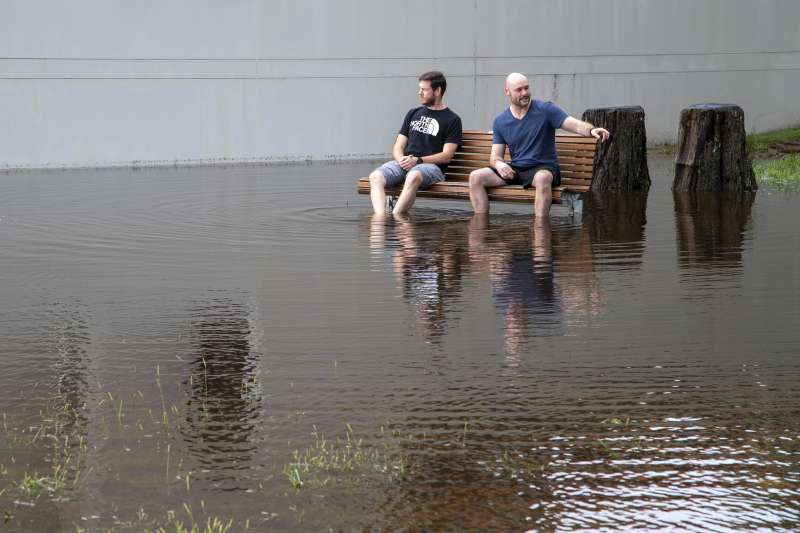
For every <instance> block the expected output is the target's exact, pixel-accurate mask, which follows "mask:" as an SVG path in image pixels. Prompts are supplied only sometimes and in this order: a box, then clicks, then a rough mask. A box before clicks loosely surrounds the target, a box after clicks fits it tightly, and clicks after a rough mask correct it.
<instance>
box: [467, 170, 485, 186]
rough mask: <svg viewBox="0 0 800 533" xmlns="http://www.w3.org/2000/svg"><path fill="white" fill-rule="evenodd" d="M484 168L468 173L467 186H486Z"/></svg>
mask: <svg viewBox="0 0 800 533" xmlns="http://www.w3.org/2000/svg"><path fill="white" fill-rule="evenodd" d="M486 170H487V169H485V168H479V169H478V170H473V171H472V172H470V173H469V186H470V188H473V189H474V188H480V187H485V186H486Z"/></svg>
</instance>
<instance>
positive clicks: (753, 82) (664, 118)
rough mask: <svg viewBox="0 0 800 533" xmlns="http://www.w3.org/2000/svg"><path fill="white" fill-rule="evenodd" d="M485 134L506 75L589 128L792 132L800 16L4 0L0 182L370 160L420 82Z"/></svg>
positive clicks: (309, 2)
mask: <svg viewBox="0 0 800 533" xmlns="http://www.w3.org/2000/svg"><path fill="white" fill-rule="evenodd" d="M434 68H435V69H439V70H442V71H444V72H445V74H447V75H448V79H449V82H450V83H449V88H448V92H447V95H446V98H445V100H446V102H447V103H448V105H449V106H450V107H452V108H453V109H454V110H455V111H456V112H458V113H459V114H460V115H461V116H462V119H463V122H464V126H465V127H467V128H489V127H490V125H491V120H492V117H493V116H494V115H495V114H496V113H497V112H498V111H500V110H501V109H502V108H503V106H504V105H505V103H506V102H505V100H504V97H503V94H502V81H503V78H504V76H505V75H506V74H507V73H508V72H510V71H520V72H523V73H526V74H528V75H529V77H530V78H531V81H532V83H533V89H534V93H535V96H536V97H538V98H544V99H552V100H554V101H556V102H557V103H559V104H560V105H562V106H563V107H565V108H566V109H567V110H568V111H569V112H571V113H572V114H574V115H576V116H580V114H581V113H582V111H583V110H584V109H586V108H588V107H597V106H613V105H635V104H638V105H642V106H644V108H645V110H646V113H647V128H648V139H649V141H650V142H665V141H671V140H674V137H675V133H676V130H677V119H678V113H679V112H680V110H681V109H682V108H683V107H685V106H687V105H689V104H693V103H699V102H733V103H736V104H739V105H740V106H742V108H743V109H744V110H745V113H746V121H747V129H748V131H749V132H754V131H764V130H769V129H775V128H780V127H785V126H790V125H795V124H798V123H800V105H798V104H797V101H796V100H797V96H796V95H797V94H798V92H800V91H799V89H800V2H798V1H797V0H668V1H660V2H659V1H655V0H654V1H645V0H560V1H557V0H403V1H402V2H396V1H387V0H226V1H224V2H221V1H218V0H217V1H211V0H157V1H156V0H137V1H136V2H129V1H121V0H76V1H73V2H63V1H56V0H3V2H2V3H0V120H2V124H3V127H2V129H0V168H2V167H5V168H15V167H41V166H53V167H61V166H84V165H89V166H92V165H99V166H103V165H124V164H132V163H136V164H153V163H203V162H217V161H226V160H235V161H268V160H283V159H292V160H294V159H314V160H318V159H323V160H324V159H337V158H356V157H370V156H374V155H380V154H386V153H388V152H389V150H390V146H391V143H392V142H393V140H394V137H395V135H396V132H397V129H398V127H399V122H400V120H401V118H402V116H403V113H404V112H405V111H406V110H407V109H408V108H409V107H411V106H413V105H415V103H416V83H417V82H416V77H417V75H418V74H419V73H420V72H422V71H424V70H429V69H434Z"/></svg>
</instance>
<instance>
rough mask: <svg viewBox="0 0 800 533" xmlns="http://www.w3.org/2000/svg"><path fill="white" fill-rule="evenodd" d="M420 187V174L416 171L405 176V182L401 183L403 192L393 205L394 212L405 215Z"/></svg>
mask: <svg viewBox="0 0 800 533" xmlns="http://www.w3.org/2000/svg"><path fill="white" fill-rule="evenodd" d="M420 185H422V174H421V173H420V172H419V171H418V170H412V171H411V172H409V173H408V174H406V181H405V183H403V192H401V193H400V197H399V198H398V199H397V203H396V204H394V212H395V213H397V214H401V215H402V214H403V213H407V212H408V210H409V209H411V206H412V205H414V200H415V199H416V197H417V191H418V190H419V186H420Z"/></svg>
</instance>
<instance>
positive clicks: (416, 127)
mask: <svg viewBox="0 0 800 533" xmlns="http://www.w3.org/2000/svg"><path fill="white" fill-rule="evenodd" d="M411 130H412V131H418V132H420V133H427V134H428V135H433V136H434V137H435V136H436V134H437V133H439V121H438V120H436V119H435V118H431V117H420V119H419V120H412V121H411Z"/></svg>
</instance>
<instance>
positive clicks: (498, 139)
mask: <svg viewBox="0 0 800 533" xmlns="http://www.w3.org/2000/svg"><path fill="white" fill-rule="evenodd" d="M568 116H569V115H567V112H566V111H564V110H563V109H561V108H560V107H558V106H557V105H556V104H554V103H553V102H542V101H540V100H531V105H530V107H529V108H528V112H527V113H526V114H525V116H524V117H522V119H521V120H519V119H517V118H515V117H514V115H512V114H511V110H510V109H506V110H505V111H503V112H502V113H500V114H499V115H497V118H495V119H494V124H493V126H492V143H493V144H505V145H506V146H508V151H509V152H511V164H512V165H514V167H516V168H520V169H527V168H531V167H534V166H536V165H547V164H549V165H557V164H558V159H557V157H556V130H557V129H558V128H560V127H561V125H562V124H563V123H564V120H566V118H567V117H568Z"/></svg>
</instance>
